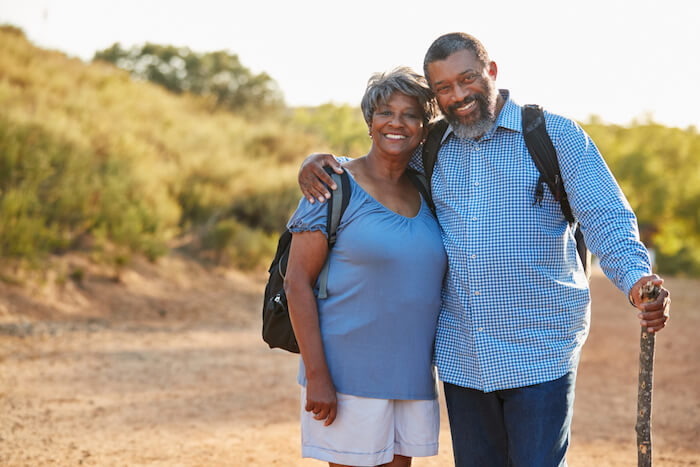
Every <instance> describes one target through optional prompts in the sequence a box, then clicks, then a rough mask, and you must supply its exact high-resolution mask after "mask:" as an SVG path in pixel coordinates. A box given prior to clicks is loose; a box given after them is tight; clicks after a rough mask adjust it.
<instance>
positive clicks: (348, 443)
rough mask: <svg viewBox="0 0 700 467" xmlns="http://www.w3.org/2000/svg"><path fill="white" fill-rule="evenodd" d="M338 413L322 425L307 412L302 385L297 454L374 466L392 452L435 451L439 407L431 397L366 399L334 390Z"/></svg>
mask: <svg viewBox="0 0 700 467" xmlns="http://www.w3.org/2000/svg"><path fill="white" fill-rule="evenodd" d="M337 397H338V415H337V416H336V419H335V421H334V422H333V423H332V424H331V425H329V426H324V425H323V424H324V423H325V420H314V418H313V416H314V414H313V412H307V411H306V410H305V409H304V407H305V406H306V388H303V387H302V390H301V455H302V457H312V458H314V459H319V460H322V461H327V462H333V463H336V464H345V465H357V466H374V465H379V464H386V463H387V462H391V460H392V459H393V458H394V455H395V454H398V455H401V456H406V457H427V456H434V455H436V454H437V453H438V436H439V432H440V409H439V407H438V401H437V399H435V400H409V401H404V400H395V399H370V398H367V397H357V396H350V395H347V394H340V393H338V394H337Z"/></svg>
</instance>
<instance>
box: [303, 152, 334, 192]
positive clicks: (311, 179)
mask: <svg viewBox="0 0 700 467" xmlns="http://www.w3.org/2000/svg"><path fill="white" fill-rule="evenodd" d="M324 167H331V168H333V170H334V171H335V172H336V173H338V174H342V173H343V168H342V167H341V166H340V163H339V162H338V161H337V160H336V159H335V157H333V155H332V154H321V153H314V154H311V155H310V156H309V157H307V158H306V159H304V162H302V164H301V168H299V188H301V192H302V193H303V194H304V197H305V198H306V199H307V200H308V201H309V203H311V204H313V203H314V202H315V200H316V199H318V201H319V202H321V203H323V202H324V201H326V200H327V199H330V197H331V194H330V192H329V191H328V188H326V186H329V187H330V188H331V190H335V189H336V188H338V187H337V186H336V184H335V183H333V179H332V178H331V177H330V176H329V175H328V174H327V173H326V171H325V170H323V168H324ZM324 183H325V185H324Z"/></svg>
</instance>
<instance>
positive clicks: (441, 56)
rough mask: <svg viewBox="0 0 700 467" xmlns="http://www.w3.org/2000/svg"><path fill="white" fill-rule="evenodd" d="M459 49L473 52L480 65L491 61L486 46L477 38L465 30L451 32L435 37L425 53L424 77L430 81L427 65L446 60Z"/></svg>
mask: <svg viewBox="0 0 700 467" xmlns="http://www.w3.org/2000/svg"><path fill="white" fill-rule="evenodd" d="M460 50H471V51H472V52H474V55H476V58H477V59H478V60H479V62H480V63H481V65H482V66H486V65H488V64H489V63H491V59H489V54H488V52H486V47H484V44H482V43H481V42H479V39H477V38H476V37H474V36H472V35H471V34H467V33H466V32H451V33H449V34H445V35H442V36H440V37H438V38H437V39H435V41H433V43H432V44H430V47H429V48H428V51H427V52H426V53H425V58H424V59H423V73H425V77H426V79H427V80H428V81H430V76H428V65H430V64H431V63H433V62H436V61H438V60H446V59H447V57H449V56H450V55H452V54H453V53H455V52H459V51H460Z"/></svg>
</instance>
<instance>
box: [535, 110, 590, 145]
mask: <svg viewBox="0 0 700 467" xmlns="http://www.w3.org/2000/svg"><path fill="white" fill-rule="evenodd" d="M544 121H545V126H546V128H547V133H548V134H549V137H550V138H551V139H552V142H554V144H555V145H556V143H557V141H559V140H562V139H565V140H566V139H570V138H574V139H578V138H586V137H587V134H586V132H585V130H584V129H583V128H582V127H581V125H580V124H579V123H578V122H577V121H576V120H574V119H572V118H569V117H565V116H563V115H560V114H557V113H553V112H550V111H548V110H547V109H544Z"/></svg>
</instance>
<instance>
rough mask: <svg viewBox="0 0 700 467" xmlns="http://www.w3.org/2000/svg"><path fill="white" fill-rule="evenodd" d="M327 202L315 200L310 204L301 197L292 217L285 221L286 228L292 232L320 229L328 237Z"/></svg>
mask: <svg viewBox="0 0 700 467" xmlns="http://www.w3.org/2000/svg"><path fill="white" fill-rule="evenodd" d="M327 217H328V203H327V202H326V203H319V202H315V203H314V204H311V203H309V202H308V201H307V199H306V198H305V197H302V198H301V200H300V201H299V205H298V206H297V210H296V211H294V214H292V217H291V218H290V219H289V222H287V229H289V231H290V232H292V233H299V232H314V231H320V232H322V233H323V235H325V236H326V237H328V232H327V231H326V220H327Z"/></svg>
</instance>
